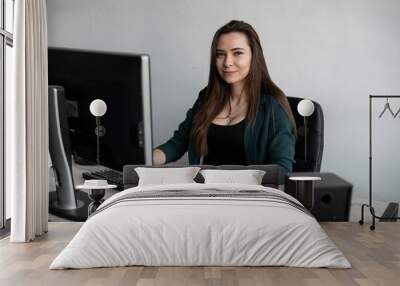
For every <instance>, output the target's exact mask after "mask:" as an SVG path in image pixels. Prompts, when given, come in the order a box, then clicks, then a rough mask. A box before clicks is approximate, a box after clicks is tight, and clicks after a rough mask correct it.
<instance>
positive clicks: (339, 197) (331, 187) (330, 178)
mask: <svg viewBox="0 0 400 286" xmlns="http://www.w3.org/2000/svg"><path fill="white" fill-rule="evenodd" d="M292 176H293V177H294V176H296V177H299V176H313V177H320V178H321V180H320V181H315V182H314V207H313V209H312V210H311V213H312V214H313V215H314V216H315V218H316V219H317V220H318V221H348V220H349V214H350V206H351V196H352V190H353V185H352V184H350V183H349V182H347V181H345V180H344V179H342V178H340V177H339V176H337V175H335V174H333V173H318V172H301V173H300V172H299V173H289V174H287V176H286V180H285V192H286V193H288V194H289V195H291V196H293V197H295V194H296V182H295V181H292V180H290V179H289V178H290V177H292ZM300 202H301V201H300Z"/></svg>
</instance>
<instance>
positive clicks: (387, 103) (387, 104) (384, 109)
mask: <svg viewBox="0 0 400 286" xmlns="http://www.w3.org/2000/svg"><path fill="white" fill-rule="evenodd" d="M386 110H389V112H390V114H392V116H393V117H396V115H397V114H398V113H399V111H400V109H399V111H397V113H396V115H394V113H393V111H392V109H391V108H390V104H389V99H388V98H387V97H386V103H385V107H384V108H383V111H382V112H381V114H380V115H379V118H381V117H382V116H383V114H384V113H385V112H386Z"/></svg>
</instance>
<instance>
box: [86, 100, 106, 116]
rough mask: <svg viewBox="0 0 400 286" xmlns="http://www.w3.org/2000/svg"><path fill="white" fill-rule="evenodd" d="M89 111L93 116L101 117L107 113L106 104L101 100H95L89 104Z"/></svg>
mask: <svg viewBox="0 0 400 286" xmlns="http://www.w3.org/2000/svg"><path fill="white" fill-rule="evenodd" d="M89 109H90V113H92V114H93V115H94V116H103V115H104V114H105V113H106V111H107V104H106V103H105V102H104V101H103V100H101V99H95V100H93V101H92V102H91V103H90V106H89Z"/></svg>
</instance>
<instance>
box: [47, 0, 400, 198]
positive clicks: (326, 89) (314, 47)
mask: <svg viewBox="0 0 400 286" xmlns="http://www.w3.org/2000/svg"><path fill="white" fill-rule="evenodd" d="M47 4H48V27H49V30H48V31H49V45H50V46H57V47H72V48H82V49H97V50H110V51H124V52H143V53H148V54H149V55H150V57H151V65H152V66H151V67H152V70H151V76H152V91H153V113H154V114H153V125H154V139H155V143H156V144H161V143H163V142H164V141H165V140H166V139H168V138H169V136H170V135H171V134H172V132H173V130H174V128H176V126H177V125H178V123H179V122H180V121H181V120H182V119H183V118H184V115H185V112H186V110H187V109H188V108H189V107H190V106H191V104H192V103H193V102H194V100H195V98H196V96H197V93H198V91H199V90H200V89H201V88H202V87H203V86H205V85H206V83H207V78H208V65H209V46H210V43H211V39H212V36H213V33H214V32H215V30H216V29H217V28H219V27H220V26H221V25H223V24H224V23H226V22H227V21H229V20H231V19H242V20H245V21H247V22H249V23H251V24H252V25H253V26H254V27H255V29H256V30H257V31H258V33H259V35H260V37H261V41H262V44H263V47H264V53H265V56H266V59H267V64H268V67H269V69H270V73H271V76H272V78H273V80H274V81H275V82H276V83H277V84H278V85H279V86H280V87H281V88H282V89H283V90H284V91H285V93H286V94H287V95H288V96H298V97H307V98H310V99H313V100H316V101H318V102H320V104H321V105H322V107H323V108H324V112H325V130H326V132H325V150H324V156H323V170H324V171H330V172H335V173H337V174H339V175H341V176H343V177H344V178H346V179H347V180H349V181H351V182H352V183H353V184H354V186H355V194H354V197H356V198H357V197H358V198H367V195H368V146H369V145H368V142H369V141H368V95H369V94H376V93H380V94H385V93H390V94H395V93H397V94H400V52H399V51H400V37H399V35H400V1H398V0H384V1H380V0H375V1H373V0H353V1H349V0H336V1H328V0H303V1H300V0H298V1H293V0H282V1H273V0H256V1H251V4H250V1H239V0H229V1H228V0H222V1H211V0H203V1H184V0H173V1H172V0H171V1H154V0H150V1H149V0H137V1H130V0H120V1H106V0H85V1H82V0H68V1H65V0H48V1H47ZM383 104H384V102H376V106H377V109H376V111H375V115H374V116H375V119H374V122H378V123H376V126H374V127H376V130H377V131H376V133H375V134H374V150H375V153H374V158H375V157H376V158H377V159H376V161H377V163H376V168H375V169H374V174H375V175H374V178H375V182H376V183H375V188H376V194H377V197H376V198H377V199H380V200H399V198H400V196H399V195H398V193H399V192H398V191H397V188H398V187H397V186H398V182H399V179H398V177H399V171H398V170H399V167H400V160H399V159H400V155H399V153H398V151H397V146H399V141H400V140H399V139H400V136H398V134H399V133H398V131H399V125H400V117H399V118H397V119H390V118H389V117H386V118H384V119H382V120H379V121H378V120H377V119H376V118H377V115H376V114H379V111H380V110H379V109H382V108H383ZM392 104H393V107H394V108H395V110H397V109H398V108H400V100H398V101H394V100H393V101H392ZM396 181H397V182H396Z"/></svg>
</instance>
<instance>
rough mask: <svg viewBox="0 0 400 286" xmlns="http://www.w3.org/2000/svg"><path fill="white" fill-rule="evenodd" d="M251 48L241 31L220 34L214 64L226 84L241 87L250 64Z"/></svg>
mask: <svg viewBox="0 0 400 286" xmlns="http://www.w3.org/2000/svg"><path fill="white" fill-rule="evenodd" d="M251 56H252V53H251V48H250V46H249V44H248V40H247V36H246V35H245V34H244V33H241V32H232V33H228V34H222V35H221V36H220V38H219V40H218V43H217V50H216V66H217V70H218V73H219V75H220V76H221V78H222V79H223V80H224V81H225V82H226V83H228V84H231V85H236V87H243V85H244V82H245V79H246V77H247V75H248V74H249V71H250V66H251Z"/></svg>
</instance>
